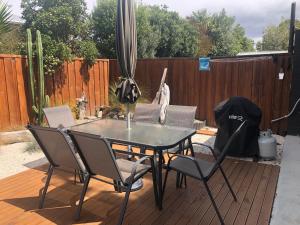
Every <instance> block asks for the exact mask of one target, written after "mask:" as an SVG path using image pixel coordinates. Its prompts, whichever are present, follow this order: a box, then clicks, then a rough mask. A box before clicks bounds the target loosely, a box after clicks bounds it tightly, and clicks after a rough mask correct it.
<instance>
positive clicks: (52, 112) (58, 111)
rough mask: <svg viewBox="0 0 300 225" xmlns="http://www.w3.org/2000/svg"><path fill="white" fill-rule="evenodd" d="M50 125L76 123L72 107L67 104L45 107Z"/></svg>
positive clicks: (58, 125)
mask: <svg viewBox="0 0 300 225" xmlns="http://www.w3.org/2000/svg"><path fill="white" fill-rule="evenodd" d="M43 111H44V114H45V116H46V119H47V122H48V125H49V127H55V128H57V127H71V126H74V125H76V123H75V120H74V118H73V115H72V112H71V109H70V107H69V106H67V105H62V106H55V107H48V108H43Z"/></svg>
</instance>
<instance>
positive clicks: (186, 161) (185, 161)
mask: <svg viewBox="0 0 300 225" xmlns="http://www.w3.org/2000/svg"><path fill="white" fill-rule="evenodd" d="M245 123H246V121H244V122H243V123H242V124H241V125H240V126H239V127H238V128H237V129H236V131H235V132H234V133H233V134H232V136H231V137H230V138H229V140H228V142H227V143H226V145H225V146H224V148H223V149H222V151H220V152H216V151H214V150H213V149H212V148H210V149H211V151H212V154H213V156H214V158H215V161H214V162H209V161H206V160H203V159H196V158H195V157H192V156H187V155H180V154H175V155H173V156H172V157H171V158H170V159H169V161H168V164H167V172H166V176H165V180H164V185H163V193H164V192H165V187H166V183H167V179H168V174H169V171H170V170H174V171H177V172H180V173H182V174H184V175H185V176H190V177H192V178H195V179H197V180H201V181H202V182H203V183H204V186H205V189H206V191H207V193H208V195H209V197H210V199H211V201H212V204H213V207H214V208H215V210H216V213H217V215H218V218H219V220H220V222H221V224H224V221H223V218H222V216H221V214H220V212H219V210H218V207H217V205H216V203H215V201H214V198H213V196H212V193H211V191H210V189H209V187H208V185H207V182H208V180H209V179H210V178H211V177H212V176H213V175H214V174H215V172H216V171H217V169H220V171H221V173H222V175H223V177H224V180H225V182H226V184H227V186H228V188H229V190H230V193H231V194H232V196H233V198H234V200H235V201H237V198H236V195H235V194H234V192H233V190H232V188H231V186H230V184H229V182H228V179H227V177H226V175H225V173H224V170H223V169H222V167H221V163H222V162H223V160H224V159H225V157H226V154H227V152H228V150H229V149H230V145H231V143H232V142H233V140H234V139H236V138H237V137H238V135H239V133H240V132H241V130H242V128H243V127H244V125H245ZM193 144H199V143H193ZM199 145H202V144H199ZM175 157H176V158H175ZM163 195H164V194H163Z"/></svg>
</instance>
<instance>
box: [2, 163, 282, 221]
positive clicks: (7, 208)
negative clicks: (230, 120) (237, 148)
mask: <svg viewBox="0 0 300 225" xmlns="http://www.w3.org/2000/svg"><path fill="white" fill-rule="evenodd" d="M223 167H224V169H225V171H226V174H227V175H228V177H229V181H230V182H231V184H232V186H233V189H234V191H235V192H236V193H237V197H238V201H237V202H234V201H233V199H232V197H231V195H230V193H229V192H228V188H227V186H226V185H224V180H223V179H222V177H221V175H220V173H217V174H215V175H214V177H213V178H212V179H211V181H210V182H209V185H210V187H211V189H212V193H213V195H214V196H215V199H216V202H217V205H218V206H219V208H220V211H221V214H222V215H223V217H225V223H226V224H227V225H229V224H235V225H244V224H245V225H255V224H258V225H268V224H269V220H270V215H271V211H272V205H273V200H274V196H275V191H276V185H277V179H278V174H279V167H276V166H270V165H263V164H257V163H252V162H245V161H237V160H232V159H227V160H225V162H224V163H223ZM46 168H47V167H46V166H43V167H39V168H36V169H30V170H28V171H25V172H22V173H20V174H17V175H15V176H12V177H8V178H5V179H3V180H0V224H5V225H6V224H9V225H12V224H22V225H23V224H72V223H76V224H81V223H82V224H87V223H88V224H116V221H117V219H118V215H119V207H120V205H121V201H122V200H123V198H124V194H122V193H116V192H114V190H113V187H112V186H109V185H107V184H104V183H101V182H99V181H94V180H92V181H91V183H90V188H89V190H88V193H87V197H86V200H85V203H84V205H83V211H82V215H81V220H80V221H78V222H76V221H74V219H73V216H74V212H75V204H76V203H77V201H78V198H79V193H80V191H81V188H82V185H81V184H76V185H74V183H73V176H72V175H69V174H66V173H64V172H56V173H54V176H53V178H52V181H51V184H50V186H49V190H48V194H47V196H46V200H45V208H44V209H41V210H39V209H38V208H37V206H38V198H39V194H40V192H41V189H42V188H43V186H44V182H45V178H46V175H45V171H46ZM174 175H175V174H174V172H173V173H172V172H171V173H170V179H168V186H167V188H166V195H165V198H164V209H163V210H162V211H159V210H158V209H157V208H156V207H155V205H154V197H153V189H152V181H151V175H148V176H146V177H145V179H144V188H143V189H142V190H140V191H137V192H135V193H132V194H131V196H130V201H129V204H128V208H127V212H126V218H125V222H124V224H130V225H135V224H155V225H162V224H164V225H165V224H172V225H175V224H203V225H215V224H216V225H217V224H219V221H218V218H217V217H216V214H215V211H214V209H213V208H212V206H211V202H210V200H209V198H208V195H207V193H206V192H205V189H204V186H203V185H202V183H200V182H198V181H195V180H192V179H189V178H188V180H187V181H188V187H187V189H176V187H175V176H174Z"/></svg>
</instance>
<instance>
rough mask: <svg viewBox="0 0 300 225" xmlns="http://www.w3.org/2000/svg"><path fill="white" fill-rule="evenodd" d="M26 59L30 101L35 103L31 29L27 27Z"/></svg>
mask: <svg viewBox="0 0 300 225" xmlns="http://www.w3.org/2000/svg"><path fill="white" fill-rule="evenodd" d="M26 32H27V42H26V47H27V60H28V71H29V89H30V95H31V102H32V104H33V105H35V92H34V86H35V85H34V74H33V64H32V37H31V30H30V29H27V30H26Z"/></svg>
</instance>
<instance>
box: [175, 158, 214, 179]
mask: <svg viewBox="0 0 300 225" xmlns="http://www.w3.org/2000/svg"><path fill="white" fill-rule="evenodd" d="M196 162H197V164H198V165H199V167H200V169H201V171H202V173H203V177H204V178H206V177H208V176H209V175H210V174H211V172H212V169H213V167H214V165H215V164H214V163H211V162H208V161H206V160H202V159H196ZM170 168H171V169H173V170H176V171H179V172H182V173H184V174H186V175H188V176H191V177H194V178H196V179H200V180H201V176H200V174H199V172H198V169H197V167H196V165H195V163H194V162H193V161H191V160H189V159H185V158H179V157H177V158H176V159H174V160H172V161H171V163H170Z"/></svg>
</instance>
